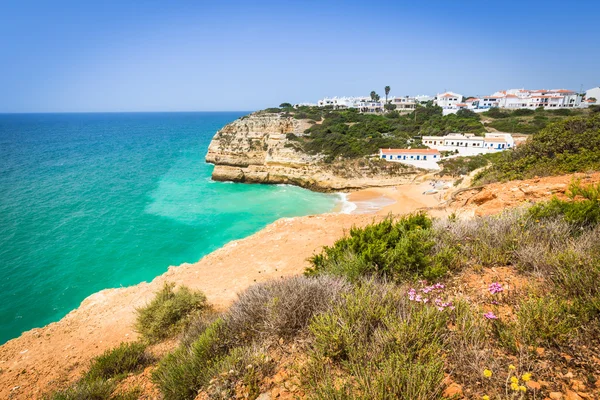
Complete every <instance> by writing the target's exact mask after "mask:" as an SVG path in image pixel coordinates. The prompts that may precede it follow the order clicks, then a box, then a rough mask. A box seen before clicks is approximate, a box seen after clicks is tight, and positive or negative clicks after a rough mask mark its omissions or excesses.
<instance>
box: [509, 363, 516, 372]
mask: <svg viewBox="0 0 600 400" xmlns="http://www.w3.org/2000/svg"><path fill="white" fill-rule="evenodd" d="M508 369H510V370H511V371H514V370H515V369H517V367H515V366H514V365H512V364H510V365H509V366H508Z"/></svg>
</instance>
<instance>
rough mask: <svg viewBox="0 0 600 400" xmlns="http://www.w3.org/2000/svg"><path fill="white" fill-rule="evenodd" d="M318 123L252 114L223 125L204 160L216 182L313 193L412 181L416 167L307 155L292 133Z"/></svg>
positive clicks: (277, 115)
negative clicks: (269, 185)
mask: <svg viewBox="0 0 600 400" xmlns="http://www.w3.org/2000/svg"><path fill="white" fill-rule="evenodd" d="M313 123H314V121H308V120H298V119H295V118H293V117H290V116H284V115H282V114H269V113H262V112H259V113H254V114H250V115H247V116H244V117H242V118H239V119H237V120H235V121H233V122H232V123H230V124H227V125H226V126H224V127H223V128H222V129H221V130H220V131H218V132H217V133H216V134H215V136H214V137H213V139H212V141H211V143H210V145H209V147H208V154H207V155H206V161H207V162H209V163H212V164H214V165H215V168H214V171H213V174H212V177H213V179H214V180H218V181H233V182H246V183H288V184H293V185H297V186H301V187H305V188H308V189H312V190H319V191H337V190H345V189H360V188H366V187H373V186H389V185H397V184H404V183H407V182H411V181H412V180H414V178H415V177H416V176H417V175H418V174H419V172H418V171H417V170H415V169H414V168H412V167H408V166H404V165H401V164H393V165H391V164H386V163H385V162H381V161H380V160H370V161H369V160H355V161H344V162H337V163H334V164H326V163H324V162H323V161H322V160H323V157H322V156H320V155H312V154H308V153H306V152H305V151H303V149H302V147H301V145H300V144H299V142H298V141H296V140H293V139H292V138H293V136H292V135H290V134H293V135H295V136H298V137H301V136H304V135H305V133H304V132H305V131H306V129H308V128H309V127H310V126H311V124H313Z"/></svg>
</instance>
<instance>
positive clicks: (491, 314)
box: [483, 311, 498, 319]
mask: <svg viewBox="0 0 600 400" xmlns="http://www.w3.org/2000/svg"><path fill="white" fill-rule="evenodd" d="M483 316H484V317H486V318H487V319H498V317H496V315H495V314H494V313H493V312H491V311H489V312H486V313H485V314H483Z"/></svg>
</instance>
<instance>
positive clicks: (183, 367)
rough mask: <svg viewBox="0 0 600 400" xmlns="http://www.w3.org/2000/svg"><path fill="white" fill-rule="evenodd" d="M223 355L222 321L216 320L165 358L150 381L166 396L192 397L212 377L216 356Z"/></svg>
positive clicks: (168, 397) (174, 397) (225, 352)
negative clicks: (188, 342) (190, 343)
mask: <svg viewBox="0 0 600 400" xmlns="http://www.w3.org/2000/svg"><path fill="white" fill-rule="evenodd" d="M226 354H227V348H226V346H225V345H224V344H223V320H221V319H218V320H216V321H215V322H214V323H213V324H212V325H210V326H209V327H208V328H206V330H205V331H204V332H203V333H202V334H201V335H200V337H198V339H196V341H195V342H194V343H192V345H191V346H190V347H186V346H180V347H179V348H177V350H175V351H174V352H173V353H171V354H169V355H167V356H166V357H164V358H163V359H162V360H161V361H160V363H159V365H158V367H157V368H156V370H154V372H153V373H152V380H153V381H154V382H155V383H156V385H157V386H158V387H159V389H160V391H161V393H162V394H163V396H164V397H165V399H194V398H195V397H196V395H197V393H198V390H199V389H200V388H202V387H203V386H206V385H207V384H208V382H209V381H210V379H211V378H212V377H213V375H214V370H213V367H214V366H215V365H216V363H217V361H218V359H219V358H220V357H223V356H224V355H226Z"/></svg>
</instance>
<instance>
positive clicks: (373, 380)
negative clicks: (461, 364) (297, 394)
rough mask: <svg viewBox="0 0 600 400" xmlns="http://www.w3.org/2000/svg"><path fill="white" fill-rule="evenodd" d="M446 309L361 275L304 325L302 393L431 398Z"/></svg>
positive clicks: (438, 378)
mask: <svg viewBox="0 0 600 400" xmlns="http://www.w3.org/2000/svg"><path fill="white" fill-rule="evenodd" d="M446 324H447V314H446V313H443V312H439V311H437V309H436V308H435V307H429V306H424V305H423V306H422V305H420V304H412V303H410V302H409V301H408V300H407V296H406V293H405V292H402V291H401V290H398V288H397V287H394V286H392V285H384V284H380V283H377V282H376V281H363V282H361V283H360V284H359V285H357V287H356V289H355V290H354V291H353V292H352V293H349V294H348V295H346V296H345V297H344V299H343V301H342V302H340V303H339V304H338V305H337V306H336V307H335V308H333V309H332V310H331V311H329V312H327V313H324V314H320V315H317V316H316V317H315V318H314V320H313V322H312V323H311V325H310V331H311V333H312V335H313V341H314V347H313V350H312V352H311V353H310V359H309V362H308V363H307V364H306V366H305V369H304V371H303V373H302V380H303V382H302V383H303V386H304V387H305V390H306V392H307V395H308V398H314V399H323V398H330V399H346V398H354V399H411V400H413V399H431V398H437V396H439V394H440V390H441V387H442V386H441V382H442V379H443V377H444V373H443V360H442V358H441V357H439V352H440V351H441V348H442V346H443V344H444V342H445V338H446V335H447V333H448V331H447V327H446Z"/></svg>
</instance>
